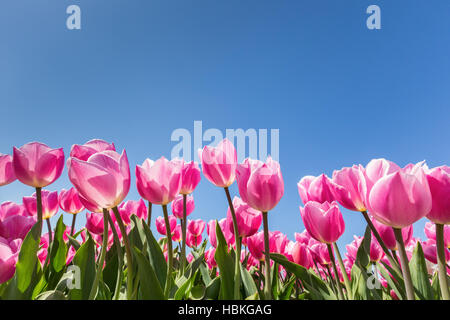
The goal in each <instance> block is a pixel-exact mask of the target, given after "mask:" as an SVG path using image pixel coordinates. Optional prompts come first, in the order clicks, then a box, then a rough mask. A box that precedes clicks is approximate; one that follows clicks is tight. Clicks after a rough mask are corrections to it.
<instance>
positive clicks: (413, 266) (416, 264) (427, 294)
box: [409, 242, 434, 300]
mask: <svg viewBox="0 0 450 320" xmlns="http://www.w3.org/2000/svg"><path fill="white" fill-rule="evenodd" d="M409 269H410V270H411V280H412V283H413V286H414V289H415V293H416V296H417V297H418V298H419V299H420V300H433V299H434V294H433V289H432V288H431V284H430V279H429V277H428V270H427V264H426V262H425V257H424V255H423V250H422V246H421V244H420V242H417V246H416V248H415V249H414V252H413V255H412V258H411V261H410V262H409Z"/></svg>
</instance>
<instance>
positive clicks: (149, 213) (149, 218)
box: [147, 201, 152, 228]
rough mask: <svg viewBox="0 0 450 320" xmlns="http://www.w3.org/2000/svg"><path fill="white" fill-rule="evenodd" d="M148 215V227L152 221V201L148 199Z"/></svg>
mask: <svg viewBox="0 0 450 320" xmlns="http://www.w3.org/2000/svg"><path fill="white" fill-rule="evenodd" d="M147 210H148V211H147V212H148V216H147V225H148V227H149V228H150V224H151V222H152V203H151V202H150V201H149V202H148V209H147Z"/></svg>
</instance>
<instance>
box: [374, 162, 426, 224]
mask: <svg viewBox="0 0 450 320" xmlns="http://www.w3.org/2000/svg"><path fill="white" fill-rule="evenodd" d="M368 199H369V204H370V205H369V207H370V208H371V214H372V215H373V216H374V217H375V218H376V219H377V220H379V221H380V222H382V223H384V224H386V225H388V226H391V227H394V228H399V229H400V228H404V227H407V226H409V225H411V224H413V223H414V222H416V221H418V220H420V219H421V218H423V217H424V216H426V215H427V214H428V213H429V212H430V210H431V204H432V202H431V193H430V188H429V186H428V182H427V178H426V176H425V173H424V171H423V168H422V167H421V166H420V164H418V165H416V166H415V167H414V168H413V169H409V168H407V169H399V170H397V171H395V172H394V173H391V174H388V175H386V176H384V177H382V178H381V179H379V180H378V181H377V182H375V184H374V185H373V187H372V189H371V190H370V194H369V197H368Z"/></svg>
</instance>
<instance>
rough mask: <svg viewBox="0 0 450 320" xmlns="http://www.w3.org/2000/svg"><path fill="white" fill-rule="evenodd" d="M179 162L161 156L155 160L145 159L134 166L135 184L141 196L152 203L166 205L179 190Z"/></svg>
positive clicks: (180, 168)
mask: <svg viewBox="0 0 450 320" xmlns="http://www.w3.org/2000/svg"><path fill="white" fill-rule="evenodd" d="M181 170H182V167H181V163H180V162H179V161H176V160H172V161H169V160H167V159H166V158H164V157H161V158H160V159H158V160H157V161H155V162H154V161H152V160H150V159H146V160H145V161H144V163H143V164H142V166H139V165H138V166H136V184H137V189H138V191H139V194H140V195H141V197H142V198H144V199H146V200H148V201H150V202H151V203H153V204H161V205H166V204H168V203H169V202H171V201H172V200H173V199H175V197H176V196H177V195H178V193H179V192H180V188H181V183H182V181H181V178H182V176H181Z"/></svg>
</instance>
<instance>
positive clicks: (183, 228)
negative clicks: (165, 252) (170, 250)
mask: <svg viewBox="0 0 450 320" xmlns="http://www.w3.org/2000/svg"><path fill="white" fill-rule="evenodd" d="M186 206H187V195H185V194H183V219H182V220H181V237H182V239H181V240H182V245H181V271H182V272H183V273H184V269H185V267H186V228H187V224H186V210H187V209H186Z"/></svg>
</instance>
